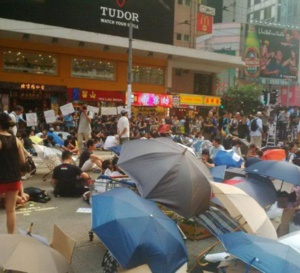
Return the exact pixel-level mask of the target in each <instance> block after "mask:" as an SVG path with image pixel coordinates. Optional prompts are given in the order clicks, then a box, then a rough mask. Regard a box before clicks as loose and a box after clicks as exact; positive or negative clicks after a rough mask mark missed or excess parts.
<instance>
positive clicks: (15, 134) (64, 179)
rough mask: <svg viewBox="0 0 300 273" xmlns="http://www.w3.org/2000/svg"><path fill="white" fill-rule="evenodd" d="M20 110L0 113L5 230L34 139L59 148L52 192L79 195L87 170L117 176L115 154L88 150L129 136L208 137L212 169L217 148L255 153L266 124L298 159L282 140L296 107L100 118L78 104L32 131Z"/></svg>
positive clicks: (10, 225)
mask: <svg viewBox="0 0 300 273" xmlns="http://www.w3.org/2000/svg"><path fill="white" fill-rule="evenodd" d="M23 111H24V109H23V107H22V106H16V107H15V108H14V109H13V111H12V112H11V113H9V114H7V113H4V112H1V116H0V159H2V162H3V164H2V165H1V167H0V194H5V207H6V212H7V230H8V232H9V233H12V232H13V231H14V228H15V220H14V219H15V218H14V217H15V216H14V210H15V204H16V202H17V200H18V201H19V202H21V203H22V202H25V201H26V200H27V199H28V196H26V194H24V191H23V187H22V183H21V172H20V164H21V163H22V164H23V163H24V162H25V159H26V157H29V156H32V155H36V151H35V150H34V146H33V144H34V143H35V144H37V143H38V144H40V145H44V146H46V147H50V148H53V147H54V148H58V149H60V150H61V151H62V164H61V165H59V166H56V167H55V169H54V172H53V177H52V185H53V186H54V194H55V195H56V196H58V195H60V196H74V195H75V196H77V195H82V194H83V193H84V192H85V191H87V190H88V189H87V187H86V184H85V180H87V179H89V178H90V175H89V172H90V171H94V172H99V173H102V174H105V175H109V176H111V175H123V173H122V171H121V170H120V169H118V166H117V158H114V160H112V161H111V160H108V161H107V160H105V161H103V160H102V159H101V157H99V156H98V155H96V154H95V153H94V151H95V150H97V149H100V150H107V149H109V148H110V147H112V146H117V145H120V144H121V145H122V144H123V143H125V142H126V141H129V140H133V139H150V138H157V137H160V136H163V137H170V138H172V139H173V140H174V141H178V142H182V143H183V144H186V145H189V144H191V143H194V142H196V141H204V140H209V141H211V147H209V148H208V149H207V148H205V149H203V150H202V151H201V155H199V157H200V158H201V159H202V162H203V163H204V164H205V165H206V166H207V167H208V168H212V167H214V166H215V164H214V157H215V156H216V154H217V152H218V151H220V150H225V149H232V150H233V151H234V152H235V153H236V154H238V155H239V156H241V157H244V158H249V157H261V156H262V151H261V149H260V148H261V147H262V145H265V144H266V142H267V135H268V132H269V128H270V126H274V125H277V126H276V127H277V133H278V140H279V142H282V148H283V149H285V151H286V160H287V161H290V162H294V163H296V164H297V160H298V161H300V156H299V157H298V146H297V144H295V143H296V142H294V141H292V142H290V143H284V142H286V139H287V134H288V130H289V131H293V130H296V131H297V133H298V132H299V130H298V127H299V125H298V124H299V116H300V111H299V109H298V107H294V108H292V109H279V110H277V111H273V112H270V111H269V109H268V108H267V107H264V108H263V109H262V111H258V112H257V113H256V115H254V116H251V115H250V116H245V115H243V114H242V113H239V112H235V113H229V112H225V111H224V112H222V113H219V112H218V111H217V109H216V108H212V109H210V110H209V111H208V113H207V115H206V116H205V117H204V116H202V115H194V116H193V117H190V116H186V117H185V118H182V119H179V118H178V117H177V116H176V115H171V116H159V115H156V114H151V115H142V114H139V115H137V116H132V117H131V118H129V117H128V112H127V110H126V109H124V110H122V111H121V113H120V115H117V116H101V115H98V114H93V113H91V112H90V111H88V109H87V105H85V104H83V105H82V106H81V107H80V109H79V110H78V111H77V113H76V114H72V115H68V116H67V117H63V116H62V115H58V116H57V120H58V121H59V122H58V123H57V122H55V123H54V124H52V125H50V126H51V127H50V126H49V128H44V130H42V131H41V132H38V130H37V129H38V127H36V128H35V127H27V128H26V130H24V129H22V127H21V126H20V125H19V123H21V122H23V120H22V113H23ZM288 128H289V129H288ZM275 132H276V130H275ZM296 137H297V136H296ZM184 140H187V141H184ZM241 140H246V141H249V142H250V146H249V148H248V151H247V152H246V153H245V152H242V151H241V147H242V145H243V141H241ZM294 140H296V139H294ZM285 147H286V148H285ZM74 155H78V156H79V163H78V166H76V165H74V159H73V157H72V156H74ZM11 162H13V164H12V163H11ZM7 170H10V172H9V173H8V172H7Z"/></svg>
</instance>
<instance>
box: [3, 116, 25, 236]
mask: <svg viewBox="0 0 300 273" xmlns="http://www.w3.org/2000/svg"><path fill="white" fill-rule="evenodd" d="M14 125H15V124H14V123H13V122H12V120H11V118H10V116H9V115H8V114H6V113H0V162H1V164H0V194H5V210H6V227H7V232H8V233H10V234H13V233H14V230H15V226H16V214H15V210H16V202H17V197H18V193H20V195H21V198H23V196H24V193H23V187H22V182H21V172H20V163H21V164H24V163H25V157H24V152H23V146H22V144H21V142H20V140H19V139H18V138H16V137H15V136H14V135H12V134H10V133H9V132H8V130H9V129H10V128H11V127H13V126H14Z"/></svg>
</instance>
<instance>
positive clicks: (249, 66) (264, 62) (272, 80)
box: [244, 25, 300, 85]
mask: <svg viewBox="0 0 300 273" xmlns="http://www.w3.org/2000/svg"><path fill="white" fill-rule="evenodd" d="M299 40H300V32H299V31H298V30H295V29H283V28H277V27H271V26H255V25H247V26H246V38H245V53H244V56H245V69H244V72H245V76H246V79H247V80H249V81H253V82H260V83H263V84H281V85H286V84H287V83H288V82H289V81H297V79H298V71H299V69H298V60H299Z"/></svg>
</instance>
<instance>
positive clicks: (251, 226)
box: [211, 182, 277, 239]
mask: <svg viewBox="0 0 300 273" xmlns="http://www.w3.org/2000/svg"><path fill="white" fill-rule="evenodd" d="M211 187H212V192H213V194H214V196H215V197H216V198H217V199H218V200H219V201H220V202H221V203H222V205H223V206H224V208H225V209H226V210H227V211H228V213H229V214H230V216H231V217H233V218H235V219H237V220H238V221H239V224H240V225H241V227H242V228H243V229H244V230H245V231H246V232H248V233H251V234H256V235H258V236H261V237H265V238H270V239H277V233H276V230H275V228H274V226H273V225H272V223H271V221H270V219H269V218H268V216H267V214H266V212H265V211H264V209H263V208H262V207H261V206H260V205H259V204H258V203H257V202H256V201H255V200H254V199H253V198H252V197H250V196H249V195H248V194H246V193H245V192H244V191H242V190H241V189H239V188H237V187H234V186H232V185H227V184H223V183H216V182H211Z"/></svg>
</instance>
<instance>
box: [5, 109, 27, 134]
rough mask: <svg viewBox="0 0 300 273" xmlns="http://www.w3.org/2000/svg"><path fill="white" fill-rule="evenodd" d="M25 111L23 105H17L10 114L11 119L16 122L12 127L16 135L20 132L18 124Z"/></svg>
mask: <svg viewBox="0 0 300 273" xmlns="http://www.w3.org/2000/svg"><path fill="white" fill-rule="evenodd" d="M23 111H24V108H23V106H21V105H16V106H15V107H14V110H13V111H12V112H11V113H10V114H9V116H10V118H11V120H12V121H13V122H14V123H15V126H14V127H12V128H11V130H12V132H13V134H14V135H15V136H16V135H17V132H18V128H17V124H18V122H19V116H20V115H22V113H23Z"/></svg>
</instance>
